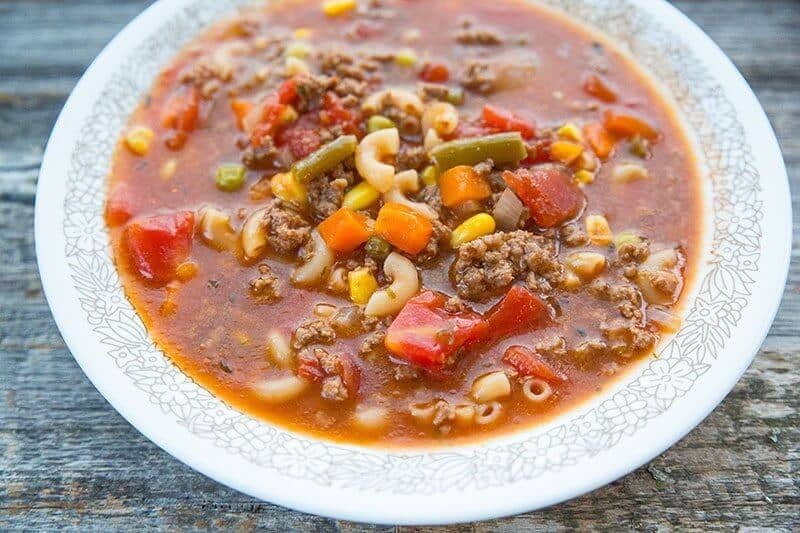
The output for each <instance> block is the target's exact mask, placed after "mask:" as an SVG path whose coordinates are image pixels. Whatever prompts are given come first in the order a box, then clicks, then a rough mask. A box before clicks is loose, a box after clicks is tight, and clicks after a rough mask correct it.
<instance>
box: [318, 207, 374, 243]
mask: <svg viewBox="0 0 800 533" xmlns="http://www.w3.org/2000/svg"><path fill="white" fill-rule="evenodd" d="M368 220H369V219H368V218H367V216H366V215H362V214H361V213H356V212H355V211H353V210H352V209H347V208H346V207H342V208H341V209H339V210H338V211H336V212H335V213H334V214H332V215H331V216H329V217H328V218H326V219H325V220H323V221H322V222H320V224H319V226H317V230H318V231H319V234H320V235H321V236H322V238H323V239H324V240H325V242H326V243H327V245H328V246H329V247H330V248H331V249H332V250H334V251H336V252H352V251H353V250H355V249H356V248H358V247H359V246H361V245H362V244H363V243H365V242H367V239H369V236H370V231H369V226H368V224H367V221H368Z"/></svg>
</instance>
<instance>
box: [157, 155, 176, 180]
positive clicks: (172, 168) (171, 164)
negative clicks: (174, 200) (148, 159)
mask: <svg viewBox="0 0 800 533" xmlns="http://www.w3.org/2000/svg"><path fill="white" fill-rule="evenodd" d="M177 170H178V160H177V159H174V158H171V159H167V160H166V161H164V164H163V165H161V170H160V172H159V174H161V179H162V180H170V179H172V177H173V176H175V172H177Z"/></svg>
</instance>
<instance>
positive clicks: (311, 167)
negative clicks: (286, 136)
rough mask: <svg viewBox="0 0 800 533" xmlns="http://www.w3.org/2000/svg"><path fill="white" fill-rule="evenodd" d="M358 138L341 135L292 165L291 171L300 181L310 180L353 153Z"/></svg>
mask: <svg viewBox="0 0 800 533" xmlns="http://www.w3.org/2000/svg"><path fill="white" fill-rule="evenodd" d="M357 144H358V140H357V139H356V136H355V135H343V136H341V137H339V138H337V139H335V140H333V141H331V142H329V143H328V144H326V145H325V146H323V147H322V148H320V149H319V150H317V151H316V152H314V153H312V154H311V155H309V156H308V157H306V158H305V159H301V160H300V161H297V162H296V163H295V164H294V165H292V172H293V173H294V175H295V177H296V178H297V180H298V181H299V182H300V183H305V182H307V181H310V180H312V179H314V178H316V177H317V176H319V175H321V174H324V173H325V172H328V171H329V170H331V169H333V168H334V167H335V166H336V165H338V164H339V163H341V162H342V161H344V160H345V159H347V158H348V157H350V156H351V155H353V153H354V152H355V151H356V145H357Z"/></svg>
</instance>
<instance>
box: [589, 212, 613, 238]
mask: <svg viewBox="0 0 800 533" xmlns="http://www.w3.org/2000/svg"><path fill="white" fill-rule="evenodd" d="M586 234H587V235H588V236H589V241H590V242H591V243H592V244H594V245H595V246H608V245H609V244H611V226H609V225H608V219H606V217H604V216H603V215H589V216H588V217H586Z"/></svg>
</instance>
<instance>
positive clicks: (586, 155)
mask: <svg viewBox="0 0 800 533" xmlns="http://www.w3.org/2000/svg"><path fill="white" fill-rule="evenodd" d="M578 168H581V169H583V170H588V171H589V172H594V171H595V170H597V159H595V156H594V154H593V153H592V152H591V150H584V151H583V153H582V154H581V157H580V159H578Z"/></svg>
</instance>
